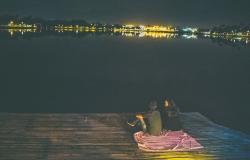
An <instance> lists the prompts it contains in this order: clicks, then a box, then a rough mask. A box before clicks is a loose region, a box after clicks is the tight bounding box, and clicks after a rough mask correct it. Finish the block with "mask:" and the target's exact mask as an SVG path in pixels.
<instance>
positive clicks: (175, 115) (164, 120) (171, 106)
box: [130, 100, 182, 136]
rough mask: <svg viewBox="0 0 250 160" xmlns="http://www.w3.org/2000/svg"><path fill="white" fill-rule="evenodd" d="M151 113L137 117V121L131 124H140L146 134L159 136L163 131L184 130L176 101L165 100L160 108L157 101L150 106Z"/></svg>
mask: <svg viewBox="0 0 250 160" xmlns="http://www.w3.org/2000/svg"><path fill="white" fill-rule="evenodd" d="M149 109H150V110H149V111H148V112H147V113H145V114H143V115H142V114H138V115H136V118H137V121H135V122H133V123H132V124H130V125H131V126H135V125H136V124H138V123H139V124H140V125H141V128H142V130H143V132H144V133H148V134H149V135H153V136H159V135H160V134H161V132H162V131H163V130H170V131H178V130H181V129H182V125H181V122H180V119H179V109H178V107H177V106H176V105H175V103H174V101H173V100H171V102H170V101H168V100H165V102H164V106H163V107H158V106H157V102H156V101H152V102H151V103H150V104H149Z"/></svg>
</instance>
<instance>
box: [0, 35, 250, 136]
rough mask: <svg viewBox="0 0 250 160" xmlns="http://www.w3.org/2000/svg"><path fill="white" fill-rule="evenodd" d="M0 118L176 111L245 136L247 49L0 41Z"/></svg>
mask: <svg viewBox="0 0 250 160" xmlns="http://www.w3.org/2000/svg"><path fill="white" fill-rule="evenodd" d="M0 50H1V51H0V73H1V78H0V112H78V113H79V112H137V111H145V110H147V104H148V102H149V101H150V100H152V99H157V100H158V101H159V100H161V99H162V98H163V97H171V98H174V100H175V101H176V103H177V104H178V106H179V107H180V109H181V111H183V112H200V113H202V114H204V115H205V116H207V117H208V118H210V119H211V120H213V121H215V122H217V123H219V124H222V125H225V126H228V127H231V128H235V129H238V130H241V131H243V132H246V133H250V129H249V127H248V125H247V123H248V122H249V120H250V118H249V117H250V100H249V99H250V70H249V69H250V47H249V46H246V47H232V46H229V45H219V44H218V43H214V42H212V41H211V40H209V39H190V40H187V39H182V38H177V39H166V38H162V39H154V38H145V37H144V38H139V37H122V36H107V35H99V36H97V35H91V34H90V35H86V36H84V37H80V38H79V37H74V36H41V37H33V38H27V39H24V38H20V37H19V38H5V37H1V38H0Z"/></svg>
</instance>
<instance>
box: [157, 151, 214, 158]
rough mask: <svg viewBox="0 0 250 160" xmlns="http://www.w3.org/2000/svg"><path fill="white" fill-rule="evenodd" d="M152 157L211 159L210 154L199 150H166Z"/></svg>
mask: <svg viewBox="0 0 250 160" xmlns="http://www.w3.org/2000/svg"><path fill="white" fill-rule="evenodd" d="M154 159H171V160H196V159H198V160H212V159H214V158H213V156H212V155H208V154H205V153H200V152H167V153H159V154H158V155H156V156H154Z"/></svg>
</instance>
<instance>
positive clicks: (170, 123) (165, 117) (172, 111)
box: [161, 99, 182, 131]
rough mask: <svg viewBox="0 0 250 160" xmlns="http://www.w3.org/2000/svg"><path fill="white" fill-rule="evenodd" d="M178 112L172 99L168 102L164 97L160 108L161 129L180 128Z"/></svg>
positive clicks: (177, 129) (174, 129)
mask: <svg viewBox="0 0 250 160" xmlns="http://www.w3.org/2000/svg"><path fill="white" fill-rule="evenodd" d="M179 114H180V111H179V108H178V107H177V106H176V104H175V102H174V100H171V102H170V101H168V100H167V99H165V101H164V105H163V107H162V108H161V115H162V124H163V129H165V130H171V131H179V130H182V124H181V121H180V117H179Z"/></svg>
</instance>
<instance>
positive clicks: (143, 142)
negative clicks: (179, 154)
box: [134, 131, 203, 152]
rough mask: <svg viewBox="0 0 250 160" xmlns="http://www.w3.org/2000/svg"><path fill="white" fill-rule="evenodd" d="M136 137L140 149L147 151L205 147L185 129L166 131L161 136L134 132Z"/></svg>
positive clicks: (185, 149)
mask: <svg viewBox="0 0 250 160" xmlns="http://www.w3.org/2000/svg"><path fill="white" fill-rule="evenodd" d="M134 139H135V141H136V143H137V144H138V147H139V149H141V150H143V151H146V152H165V151H192V150H196V149H201V148H203V146H201V145H200V144H199V143H198V142H197V141H196V140H195V139H194V138H192V137H191V136H190V135H188V134H187V133H185V132H183V131H164V132H162V133H161V135H160V136H150V135H149V134H146V133H144V132H142V131H141V132H136V133H135V134H134Z"/></svg>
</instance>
